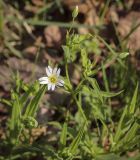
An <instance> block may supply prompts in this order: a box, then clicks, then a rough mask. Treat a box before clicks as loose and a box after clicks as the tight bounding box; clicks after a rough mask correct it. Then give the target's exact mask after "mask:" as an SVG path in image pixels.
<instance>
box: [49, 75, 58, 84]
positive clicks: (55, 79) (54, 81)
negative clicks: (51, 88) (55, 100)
mask: <svg viewBox="0 0 140 160" xmlns="http://www.w3.org/2000/svg"><path fill="white" fill-rule="evenodd" d="M49 80H50V82H51V83H54V84H55V83H56V82H57V78H56V76H51V77H49Z"/></svg>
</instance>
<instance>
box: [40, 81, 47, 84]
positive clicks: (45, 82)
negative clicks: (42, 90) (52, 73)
mask: <svg viewBox="0 0 140 160" xmlns="http://www.w3.org/2000/svg"><path fill="white" fill-rule="evenodd" d="M39 83H40V84H48V81H40V82H39Z"/></svg>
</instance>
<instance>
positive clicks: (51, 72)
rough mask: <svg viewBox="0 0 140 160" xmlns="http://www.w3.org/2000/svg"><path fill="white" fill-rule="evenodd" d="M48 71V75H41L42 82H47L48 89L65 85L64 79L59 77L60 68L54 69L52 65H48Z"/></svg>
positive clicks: (40, 81) (40, 80)
mask: <svg viewBox="0 0 140 160" xmlns="http://www.w3.org/2000/svg"><path fill="white" fill-rule="evenodd" d="M46 73H47V77H41V78H39V83H40V84H47V85H48V90H52V91H53V90H54V89H55V86H63V85H64V81H63V80H62V79H59V75H60V68H58V69H57V68H54V69H52V68H51V67H50V66H48V67H46Z"/></svg>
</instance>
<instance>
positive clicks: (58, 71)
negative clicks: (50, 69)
mask: <svg viewBox="0 0 140 160" xmlns="http://www.w3.org/2000/svg"><path fill="white" fill-rule="evenodd" d="M60 71H61V70H60V68H58V70H57V72H56V74H57V77H59V75H60Z"/></svg>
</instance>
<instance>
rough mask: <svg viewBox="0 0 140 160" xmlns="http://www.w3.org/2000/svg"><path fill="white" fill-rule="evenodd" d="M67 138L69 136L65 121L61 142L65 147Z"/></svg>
mask: <svg viewBox="0 0 140 160" xmlns="http://www.w3.org/2000/svg"><path fill="white" fill-rule="evenodd" d="M66 138H67V123H66V122H65V123H64V125H63V128H62V132H61V137H60V144H61V145H62V146H63V147H64V146H66Z"/></svg>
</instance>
